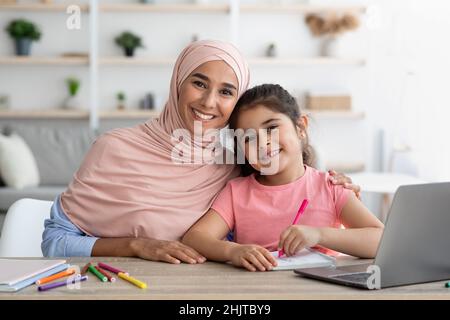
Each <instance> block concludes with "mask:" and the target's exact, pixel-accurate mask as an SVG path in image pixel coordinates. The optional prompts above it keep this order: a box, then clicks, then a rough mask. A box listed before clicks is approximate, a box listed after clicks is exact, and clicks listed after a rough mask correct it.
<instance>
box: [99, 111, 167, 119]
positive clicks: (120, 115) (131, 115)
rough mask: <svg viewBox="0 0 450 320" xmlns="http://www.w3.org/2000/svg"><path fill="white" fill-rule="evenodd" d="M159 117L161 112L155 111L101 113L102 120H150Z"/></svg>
mask: <svg viewBox="0 0 450 320" xmlns="http://www.w3.org/2000/svg"><path fill="white" fill-rule="evenodd" d="M158 116H159V111H155V110H110V111H108V110H106V111H100V112H99V117H100V118H101V119H148V118H155V117H158Z"/></svg>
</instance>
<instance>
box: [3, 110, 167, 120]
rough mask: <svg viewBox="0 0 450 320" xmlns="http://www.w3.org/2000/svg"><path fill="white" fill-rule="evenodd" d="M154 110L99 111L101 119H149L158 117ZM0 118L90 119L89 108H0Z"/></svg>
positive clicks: (157, 112)
mask: <svg viewBox="0 0 450 320" xmlns="http://www.w3.org/2000/svg"><path fill="white" fill-rule="evenodd" d="M158 115H159V111H154V110H105V111H100V112H99V117H100V118H101V119H147V118H153V117H157V116H158ZM0 119H89V110H63V109H42V110H0Z"/></svg>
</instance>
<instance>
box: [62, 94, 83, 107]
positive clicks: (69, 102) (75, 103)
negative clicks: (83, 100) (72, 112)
mask: <svg viewBox="0 0 450 320" xmlns="http://www.w3.org/2000/svg"><path fill="white" fill-rule="evenodd" d="M79 107H80V100H78V98H77V97H76V96H69V97H67V98H66V99H65V100H64V103H63V109H67V110H69V109H78V108H79Z"/></svg>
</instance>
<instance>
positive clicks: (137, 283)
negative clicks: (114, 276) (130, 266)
mask: <svg viewBox="0 0 450 320" xmlns="http://www.w3.org/2000/svg"><path fill="white" fill-rule="evenodd" d="M119 278H122V279H124V280H126V281H128V282H131V283H132V284H134V285H135V286H137V287H139V288H141V289H145V288H147V284H146V283H145V282H142V281H139V280H138V279H135V278H133V277H131V276H129V275H127V274H125V273H123V272H119Z"/></svg>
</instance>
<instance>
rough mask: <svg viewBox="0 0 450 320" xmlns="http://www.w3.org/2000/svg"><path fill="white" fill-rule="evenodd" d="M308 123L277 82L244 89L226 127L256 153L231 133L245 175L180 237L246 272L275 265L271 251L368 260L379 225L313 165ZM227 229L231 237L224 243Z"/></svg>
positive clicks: (214, 257) (210, 257)
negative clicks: (254, 155) (253, 149)
mask: <svg viewBox="0 0 450 320" xmlns="http://www.w3.org/2000/svg"><path fill="white" fill-rule="evenodd" d="M307 125H308V119H307V117H306V116H303V115H300V111H299V107H298V105H297V103H296V101H295V99H294V98H293V97H292V96H291V95H290V94H289V93H288V92H287V91H286V90H284V89H283V88H282V87H281V86H279V85H273V84H264V85H260V86H256V87H254V88H252V89H250V90H248V91H247V92H245V93H244V94H243V95H242V97H241V98H240V99H239V101H238V102H237V104H236V107H235V109H234V111H233V113H232V115H231V118H230V128H231V129H235V130H236V129H243V130H244V132H248V130H253V132H256V133H257V134H256V135H255V139H257V142H258V144H257V145H258V146H259V148H258V151H257V152H258V157H257V159H256V161H249V159H250V158H251V150H250V145H251V140H252V139H251V138H249V139H247V138H246V135H244V137H243V138H242V139H239V138H237V140H238V141H237V145H238V147H239V148H241V150H245V158H246V163H245V165H243V175H244V176H243V177H238V178H235V179H233V180H231V181H229V182H228V183H227V185H226V186H225V188H224V189H223V190H222V191H221V192H220V194H219V195H218V197H217V198H216V200H215V201H214V203H213V205H212V207H211V209H210V210H209V211H208V212H207V213H206V214H205V215H204V216H203V217H202V218H201V219H200V220H199V221H198V222H197V223H196V224H195V225H193V226H192V227H191V229H190V230H189V231H188V232H187V233H186V234H185V236H184V238H183V242H184V243H186V244H187V245H190V246H192V247H193V248H194V249H196V250H198V252H200V253H201V254H203V255H204V256H205V257H206V258H208V259H210V260H215V261H231V262H232V263H233V264H234V265H235V266H240V267H244V268H246V269H248V270H250V271H257V270H259V271H265V270H271V269H272V268H273V267H274V266H276V265H277V263H276V260H275V258H274V257H273V256H272V255H271V253H270V252H269V251H275V250H277V249H283V251H284V253H285V254H286V255H287V256H291V255H294V254H295V253H297V252H298V251H300V250H301V249H303V248H305V247H316V248H318V249H323V250H330V249H331V250H335V251H339V252H342V253H346V254H349V255H353V256H358V257H364V258H372V257H374V256H375V253H376V250H377V247H378V243H379V240H380V238H381V234H382V232H383V224H382V223H381V222H380V221H379V220H378V219H377V218H376V217H375V216H374V215H373V214H372V213H371V212H369V210H368V209H367V208H365V207H364V205H363V204H362V203H361V201H359V200H358V199H357V198H356V196H355V194H354V193H353V192H351V191H350V190H347V189H344V188H343V187H342V186H341V185H334V184H333V183H332V182H330V181H329V179H328V178H329V177H328V173H324V172H320V171H318V170H316V169H314V168H313V167H311V165H312V163H311V162H312V152H311V151H312V149H311V147H310V146H309V145H308V139H307V133H306V128H307ZM275 132H276V133H277V139H275V140H277V141H275V142H274V141H273V140H274V139H271V138H272V135H275ZM247 137H248V136H247ZM261 146H264V148H261ZM261 152H262V154H261ZM249 162H250V164H249ZM269 167H270V168H271V170H269V171H270V173H269V174H265V173H267V172H268V171H267V170H265V169H267V168H269ZM304 199H307V200H308V201H309V204H308V206H307V208H306V210H305V212H304V213H303V214H302V215H301V216H300V219H299V220H298V224H296V225H291V224H292V222H293V220H294V217H295V216H296V214H297V211H298V209H299V206H300V204H301V203H302V201H303V200H304ZM341 225H343V226H344V227H345V228H341ZM230 231H233V232H234V241H235V242H230V241H226V240H224V238H225V237H226V235H227V234H228V233H229V232H230Z"/></svg>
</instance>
